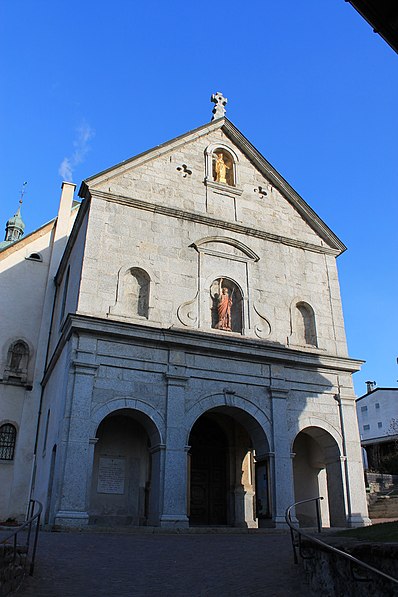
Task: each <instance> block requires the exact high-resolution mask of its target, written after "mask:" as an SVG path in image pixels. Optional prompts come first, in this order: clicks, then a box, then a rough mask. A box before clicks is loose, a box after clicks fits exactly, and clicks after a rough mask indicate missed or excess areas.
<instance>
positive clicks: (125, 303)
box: [109, 267, 151, 319]
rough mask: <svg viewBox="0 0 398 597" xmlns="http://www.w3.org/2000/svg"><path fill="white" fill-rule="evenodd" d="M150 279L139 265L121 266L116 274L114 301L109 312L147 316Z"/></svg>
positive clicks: (130, 316)
mask: <svg viewBox="0 0 398 597" xmlns="http://www.w3.org/2000/svg"><path fill="white" fill-rule="evenodd" d="M150 285H151V279H150V277H149V274H148V273H147V272H146V271H145V270H144V269H142V268H140V267H130V268H127V269H125V268H121V269H120V270H119V274H118V285H117V291H116V303H115V305H114V306H113V307H110V309H109V314H110V315H117V316H120V317H125V318H134V317H139V318H145V319H148V318H149V301H150Z"/></svg>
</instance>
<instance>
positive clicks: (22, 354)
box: [4, 339, 30, 383]
mask: <svg viewBox="0 0 398 597" xmlns="http://www.w3.org/2000/svg"><path fill="white" fill-rule="evenodd" d="M29 355H30V351H29V346H28V344H27V343H26V342H25V341H24V340H22V339H18V340H16V341H14V342H12V343H11V344H10V346H9V348H8V352H7V365H6V368H5V370H4V380H5V381H16V382H21V383H26V381H27V376H28V365H29Z"/></svg>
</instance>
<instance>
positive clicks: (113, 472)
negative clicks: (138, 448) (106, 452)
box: [97, 456, 126, 495]
mask: <svg viewBox="0 0 398 597" xmlns="http://www.w3.org/2000/svg"><path fill="white" fill-rule="evenodd" d="M125 471H126V459H125V458H111V457H109V456H101V457H100V459H99V467H98V484H97V493H115V494H119V495H122V494H123V493H124V480H125Z"/></svg>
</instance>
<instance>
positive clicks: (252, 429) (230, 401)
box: [185, 391, 271, 457]
mask: <svg viewBox="0 0 398 597" xmlns="http://www.w3.org/2000/svg"><path fill="white" fill-rule="evenodd" d="M214 409H217V410H218V411H219V412H223V414H227V415H229V416H231V417H232V418H234V419H235V420H236V421H238V422H239V423H241V425H242V426H243V427H244V428H245V429H246V431H247V432H248V433H249V435H250V437H251V439H252V442H253V446H254V447H255V449H256V451H257V452H258V457H260V456H261V455H263V454H266V453H268V452H269V442H268V437H271V422H270V420H269V418H268V416H267V415H266V414H265V413H264V412H263V411H261V410H260V409H259V408H258V406H256V405H255V404H254V403H253V402H250V401H249V400H247V399H246V398H244V397H242V396H239V395H237V394H234V393H232V392H228V391H226V392H223V393H219V394H211V395H209V396H204V397H203V398H201V399H200V400H199V401H198V402H196V403H195V404H194V405H193V406H192V407H191V408H190V409H189V410H188V411H187V413H186V418H185V422H186V433H187V435H186V438H187V445H188V441H189V435H190V433H191V430H192V427H193V426H194V424H195V422H196V421H197V420H198V419H199V417H201V416H202V415H204V414H205V413H206V412H208V411H211V410H214Z"/></svg>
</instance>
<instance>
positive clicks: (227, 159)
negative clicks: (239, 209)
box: [205, 143, 241, 194]
mask: <svg viewBox="0 0 398 597" xmlns="http://www.w3.org/2000/svg"><path fill="white" fill-rule="evenodd" d="M205 159H206V164H205V166H206V178H205V181H206V183H207V184H209V183H210V184H215V185H218V184H220V185H225V186H227V187H231V188H235V189H236V190H237V191H238V189H237V187H238V186H239V158H238V155H237V153H236V152H235V151H234V149H233V148H232V147H230V146H229V145H226V144H224V143H218V144H217V143H212V144H211V145H209V146H208V147H207V148H206V150H205ZM240 192H241V191H240V190H239V194H240Z"/></svg>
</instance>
